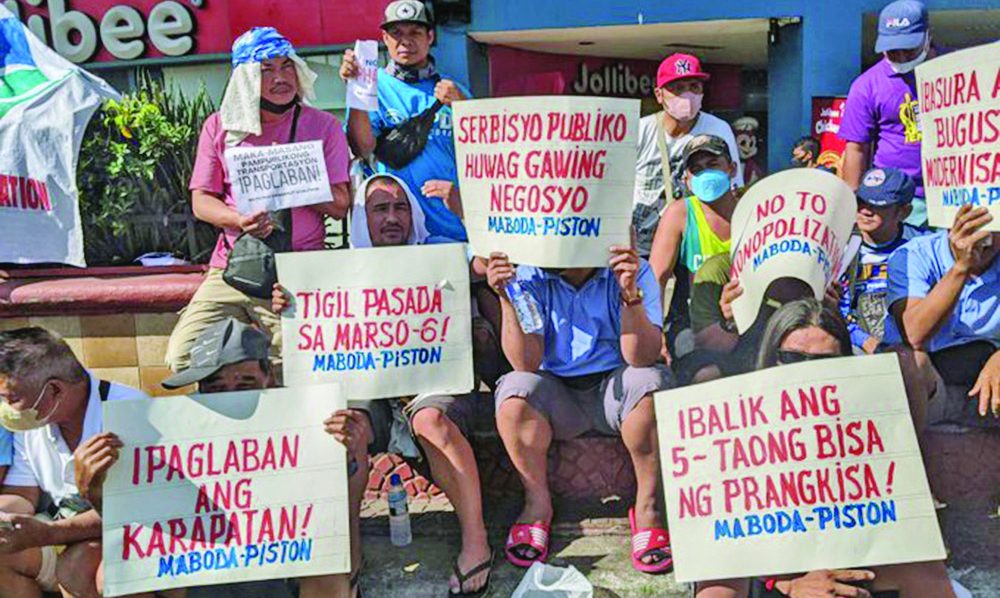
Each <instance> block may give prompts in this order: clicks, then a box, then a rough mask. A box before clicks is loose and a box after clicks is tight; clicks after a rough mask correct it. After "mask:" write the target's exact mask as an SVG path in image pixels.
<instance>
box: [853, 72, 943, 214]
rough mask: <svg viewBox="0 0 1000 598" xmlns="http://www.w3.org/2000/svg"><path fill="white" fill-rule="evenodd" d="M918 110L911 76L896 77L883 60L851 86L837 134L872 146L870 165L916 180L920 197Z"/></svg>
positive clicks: (922, 191)
mask: <svg viewBox="0 0 1000 598" xmlns="http://www.w3.org/2000/svg"><path fill="white" fill-rule="evenodd" d="M919 111H920V108H919V106H918V100H917V82H916V78H915V76H914V74H913V73H912V72H911V73H908V74H905V75H900V74H897V73H896V72H895V71H893V70H892V67H891V66H890V65H889V61H888V60H886V59H885V58H883V59H882V60H880V61H879V62H878V64H876V65H875V66H873V67H872V68H870V69H868V70H867V71H865V72H864V73H862V74H861V76H860V77H858V78H857V79H855V80H854V83H852V84H851V91H850V92H849V93H848V94H847V105H846V107H845V108H844V119H843V121H841V123H840V132H839V133H837V135H838V136H839V137H840V138H841V139H843V140H845V141H853V142H855V143H874V144H875V157H874V159H873V160H872V162H873V166H874V167H877V168H898V169H900V170H902V171H903V172H905V173H906V174H908V175H910V176H911V177H913V180H915V181H916V183H917V192H916V195H917V197H924V182H923V175H922V174H921V172H920V138H921V132H920V118H919Z"/></svg>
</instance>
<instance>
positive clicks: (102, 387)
mask: <svg viewBox="0 0 1000 598" xmlns="http://www.w3.org/2000/svg"><path fill="white" fill-rule="evenodd" d="M97 394H98V395H99V396H100V397H101V402H102V403H103V402H104V401H107V400H108V396H109V395H110V394H111V383H110V382H108V381H107V380H101V381H99V382H98V383H97Z"/></svg>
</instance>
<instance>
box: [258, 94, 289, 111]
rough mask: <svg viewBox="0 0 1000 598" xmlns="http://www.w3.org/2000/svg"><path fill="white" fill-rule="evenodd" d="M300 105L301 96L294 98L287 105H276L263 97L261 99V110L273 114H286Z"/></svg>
mask: <svg viewBox="0 0 1000 598" xmlns="http://www.w3.org/2000/svg"><path fill="white" fill-rule="evenodd" d="M298 103H299V96H295V97H294V98H292V101H291V102H288V103H287V104H275V103H274V102H271V101H269V100H266V99H264V97H263V96H261V98H260V109H261V110H267V111H268V112H270V113H271V114H284V113H286V112H288V111H289V110H291V109H292V108H294V107H295V105H296V104H298Z"/></svg>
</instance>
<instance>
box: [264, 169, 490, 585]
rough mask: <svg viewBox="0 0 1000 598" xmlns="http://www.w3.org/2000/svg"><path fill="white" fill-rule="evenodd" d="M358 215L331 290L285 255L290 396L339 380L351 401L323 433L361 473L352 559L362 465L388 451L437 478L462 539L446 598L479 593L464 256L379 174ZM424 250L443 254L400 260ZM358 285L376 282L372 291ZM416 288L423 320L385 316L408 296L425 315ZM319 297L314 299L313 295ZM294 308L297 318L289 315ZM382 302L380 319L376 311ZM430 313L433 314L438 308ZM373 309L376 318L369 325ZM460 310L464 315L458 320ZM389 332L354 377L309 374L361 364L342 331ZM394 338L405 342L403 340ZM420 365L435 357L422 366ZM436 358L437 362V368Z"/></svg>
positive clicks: (282, 295)
mask: <svg viewBox="0 0 1000 598" xmlns="http://www.w3.org/2000/svg"><path fill="white" fill-rule="evenodd" d="M353 210H354V212H353V214H354V215H353V217H352V221H351V248H352V250H351V251H349V252H337V255H336V258H337V259H338V260H340V261H339V264H338V265H339V266H340V267H337V268H335V271H336V273H337V276H336V277H335V279H336V280H330V281H327V280H324V278H323V276H322V275H321V274H320V270H323V271H325V270H326V268H327V267H328V266H327V264H329V263H331V262H329V261H324V262H323V263H322V267H319V265H318V264H310V263H308V261H311V259H312V258H313V257H314V256H281V259H280V262H279V271H280V273H281V280H282V285H287V286H288V288H289V289H290V291H291V292H289V291H286V290H285V288H284V287H283V286H282V285H277V286H276V288H275V292H274V297H273V308H274V310H275V311H276V312H279V313H284V314H285V316H286V317H287V318H288V319H287V321H286V322H285V326H286V328H285V330H286V333H287V334H289V335H291V336H290V337H289V339H288V344H287V345H286V346H287V347H289V349H288V350H287V351H293V350H294V351H295V352H296V353H299V355H298V356H296V355H289V356H288V358H287V361H286V363H287V364H288V368H286V381H287V382H288V383H289V384H290V385H296V384H310V383H315V381H318V380H322V379H326V380H331V381H341V382H342V384H343V385H344V387H345V388H346V389H347V391H348V393H349V395H348V398H350V399H353V400H352V401H351V402H350V403H349V407H350V408H349V409H344V410H340V411H338V412H336V413H335V414H333V416H332V417H331V419H330V420H329V421H328V422H327V429H328V430H329V431H330V433H332V434H334V436H335V437H336V438H337V439H338V440H339V441H341V442H342V443H343V444H344V445H345V446H346V447H347V448H348V451H349V453H350V455H351V456H352V458H353V460H354V462H355V463H357V465H358V466H357V468H356V470H355V471H353V472H352V474H351V478H350V485H351V497H352V502H351V508H352V520H351V521H352V526H354V528H353V529H354V531H353V533H354V534H355V535H354V539H355V542H356V544H355V546H356V549H357V550H360V548H357V547H360V542H361V537H360V527H359V523H358V517H359V515H358V514H359V513H360V510H361V499H362V497H363V495H364V491H365V488H366V485H367V482H368V473H369V467H368V455H369V454H377V453H384V452H391V453H394V454H398V455H401V456H402V457H404V458H406V459H408V460H409V461H410V462H411V463H412V464H413V465H414V467H416V468H417V469H418V470H419V471H421V472H422V473H424V475H426V476H428V477H432V479H433V480H434V483H435V484H437V485H438V486H440V487H441V489H442V490H443V491H444V493H445V495H446V496H447V497H448V500H449V501H451V503H452V505H453V506H454V508H455V515H456V517H457V518H458V522H459V525H460V527H461V530H462V548H461V551H460V552H459V554H458V556H457V557H456V559H455V564H454V567H453V573H452V576H451V579H450V580H449V582H448V585H449V592H450V593H451V594H459V595H464V594H465V593H469V594H476V593H478V592H481V591H482V590H483V589H484V588H485V587H487V585H488V584H489V578H490V572H491V569H492V565H493V552H492V550H491V548H490V546H489V542H488V538H487V534H486V525H485V523H484V521H483V510H482V498H481V493H480V485H479V470H478V466H477V464H476V459H475V456H474V455H473V452H472V445H471V444H470V443H469V437H470V435H471V433H472V431H473V423H474V419H475V415H476V411H477V410H476V404H475V403H476V399H477V398H478V394H476V393H475V392H473V393H472V394H469V392H468V391H470V390H472V383H473V380H472V378H473V376H472V369H473V366H472V359H471V343H470V342H469V337H470V333H469V329H470V325H471V324H472V318H471V315H470V313H469V311H468V310H469V305H470V301H469V298H468V290H467V286H468V285H467V284H466V283H465V282H464V281H465V280H467V269H468V264H467V258H466V256H465V255H464V251H463V246H461V245H458V244H455V243H451V242H449V241H448V240H444V239H440V238H434V237H431V236H430V235H429V234H428V231H427V228H426V225H425V222H426V219H425V214H424V212H423V209H422V208H421V205H420V203H419V202H418V201H417V200H416V198H415V197H414V196H413V194H412V192H411V191H410V190H409V188H408V187H407V185H406V183H405V182H404V181H403V180H402V179H400V178H399V177H396V176H395V175H391V174H377V175H374V176H372V177H370V178H369V179H367V180H366V181H364V182H363V183H362V184H361V185H360V186H359V187H358V190H357V192H356V194H355V199H354V207H353ZM426 244H432V245H437V244H439V245H437V246H435V247H426V248H419V247H409V248H406V249H404V248H405V247H406V246H418V245H426ZM387 252H391V253H387ZM306 258H308V260H307V259H306ZM456 258H457V259H456ZM387 264H406V267H405V268H398V269H396V270H393V271H392V272H391V273H390V272H385V273H384V274H383V276H381V277H379V276H374V277H373V272H376V271H377V270H378V269H379V268H385V266H386V265H387ZM463 274H464V275H465V276H462V275H463ZM341 278H343V279H345V280H347V281H350V283H351V285H352V286H351V287H348V288H346V289H345V288H344V287H345V286H346V285H341V284H340V283H339V282H338V281H339V280H340V279H341ZM365 279H373V280H376V281H377V282H374V283H371V286H369V283H368V282H367V281H366V280H365ZM422 280H432V281H433V283H434V285H433V289H432V290H431V291H430V295H428V296H427V297H430V298H429V299H427V300H426V306H425V307H424V308H423V309H424V314H423V315H420V316H418V317H413V318H412V319H411V318H407V317H406V316H405V315H404V316H403V317H399V316H398V314H397V317H391V316H390V315H389V313H388V312H389V311H391V310H390V307H389V306H390V305H393V306H398V307H393V308H392V309H398V310H399V311H400V312H404V311H406V309H407V308H405V307H404V305H403V303H404V302H405V301H404V300H403V298H404V297H405V296H407V295H406V292H407V291H413V290H414V288H415V287H416V288H417V289H418V290H417V293H416V294H413V293H410V295H409V296H410V298H411V301H413V302H414V306H413V308H415V309H420V308H417V307H416V304H417V303H419V302H420V291H419V289H420V288H422V289H424V290H426V289H427V286H426V285H421V284H418V283H420V282H421V281H422ZM306 281H308V282H309V285H311V286H307V285H306V284H305V283H306ZM404 281H406V284H404ZM355 285H356V286H355ZM317 287H319V288H318V290H316V291H312V289H317ZM386 287H388V289H386ZM307 289H308V290H307ZM331 289H335V290H331ZM383 289H386V290H388V291H391V292H389V293H384V292H383V293H382V294H381V296H382V297H383V299H384V301H379V300H375V299H371V298H377V297H378V296H380V291H383ZM359 290H360V292H359ZM320 297H325V299H324V302H325V303H326V305H327V308H326V309H327V310H328V311H329V312H330V313H329V317H320V316H318V315H317V314H316V313H310V312H309V311H308V310H309V308H308V303H312V304H313V305H316V302H317V301H318V300H319V298H320ZM433 297H437V298H436V299H434V298H433ZM363 298H369V299H363ZM293 301H294V302H296V305H295V307H296V309H295V310H289V309H288V308H289V306H290V305H292V302H293ZM452 301H454V303H453V302H452ZM306 302H308V303H306ZM383 303H384V304H385V311H384V312H380V308H379V306H381V305H382V304H383ZM435 303H437V307H434V306H433V305H434V304H435ZM370 307H371V308H373V309H371V311H372V313H371V314H366V313H365V312H368V311H369V308H370ZM456 308H460V309H459V312H460V313H459V312H456V311H455V309H456ZM359 317H366V318H367V321H364V322H357V319H358V318H359ZM387 326H388V328H389V329H391V330H393V331H394V332H395V335H394V336H393V338H391V339H390V338H389V337H386V336H384V335H383V334H382V333H380V332H373V334H374V335H375V336H376V337H377V338H378V339H380V340H379V343H380V345H379V346H381V347H382V350H381V351H375V352H372V353H371V354H373V355H375V354H377V355H380V356H383V357H382V358H380V359H377V360H375V361H373V362H371V363H370V364H368V363H365V366H364V368H363V369H357V367H354V369H353V370H352V366H351V364H350V363H349V362H348V363H347V367H345V368H343V369H342V370H340V369H338V368H337V367H324V368H321V369H317V368H316V367H315V364H316V359H317V358H319V359H320V362H322V363H324V364H327V365H328V364H329V363H336V362H337V359H338V358H337V357H334V358H333V359H331V358H330V357H328V356H330V355H333V356H336V355H344V354H345V353H351V354H353V356H354V357H353V358H354V359H355V360H358V357H357V356H358V355H364V354H365V353H367V349H369V348H373V347H374V346H375V345H368V346H357V345H356V346H354V347H353V350H351V351H348V350H347V349H348V347H347V346H345V344H344V342H347V343H348V344H350V343H351V342H352V341H350V340H349V339H348V338H347V337H348V336H350V335H344V334H342V333H341V332H340V331H342V330H351V329H354V330H365V331H367V330H373V331H377V330H383V331H384V330H386V327H387ZM355 327H356V328H355ZM418 327H419V328H418ZM366 334H367V332H366ZM429 334H433V335H434V337H433V338H432V337H430V336H428V337H427V342H423V341H422V340H420V339H419V338H418V337H423V336H424V335H429ZM445 334H447V337H448V338H449V339H451V340H450V341H449V343H450V344H446V343H445V340H444V335H445ZM400 335H405V336H406V337H408V338H409V339H410V340H409V341H404V340H403V339H402V338H401V336H400ZM358 338H359V339H360V336H359V337H358ZM293 340H294V342H293ZM317 342H322V343H323V345H324V349H323V350H321V349H319V348H318V347H317V346H316V344H317ZM358 342H361V341H360V340H359V341H358ZM292 348H294V349H292ZM287 351H286V352H287ZM324 351H326V352H325V353H324ZM387 355H412V356H414V359H413V360H412V361H410V358H409V357H407V358H406V362H405V363H404V362H403V360H401V359H398V358H391V359H387V358H385V356H387ZM419 355H427V356H430V357H431V358H430V359H426V360H423V363H421V359H420V358H419V357H418V356H419ZM434 355H437V356H438V358H437V359H435V358H433V356H434ZM302 356H304V357H305V359H304V360H302V359H301V357H302ZM349 358H350V356H349ZM361 361H365V359H364V358H361ZM310 365H311V366H313V367H312V368H310V367H308V366H310ZM368 365H371V367H370V368H369V367H368ZM303 366H305V367H304V369H303ZM442 391H448V392H442ZM414 394H416V396H413V395H414ZM428 469H429V471H428ZM358 554H359V555H360V552H359V553H358Z"/></svg>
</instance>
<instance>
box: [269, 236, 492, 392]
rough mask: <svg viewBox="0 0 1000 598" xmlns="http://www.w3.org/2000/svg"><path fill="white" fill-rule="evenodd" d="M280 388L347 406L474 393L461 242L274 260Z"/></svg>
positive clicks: (296, 255)
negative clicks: (348, 402) (285, 295)
mask: <svg viewBox="0 0 1000 598" xmlns="http://www.w3.org/2000/svg"><path fill="white" fill-rule="evenodd" d="M278 280H279V281H280V283H281V284H282V285H283V286H284V287H285V289H286V290H287V291H288V292H289V294H290V296H291V298H292V306H291V308H289V309H288V310H287V311H286V312H285V313H284V314H282V322H281V331H282V342H283V343H284V344H283V349H282V353H283V355H284V364H283V367H284V376H285V384H287V385H288V386H300V385H304V384H319V383H322V382H338V383H340V384H342V385H343V387H344V391H345V392H346V393H347V398H348V399H387V398H394V397H404V396H413V395H417V394H421V393H449V394H458V393H466V392H469V391H471V390H472V386H473V373H472V316H471V304H470V299H469V297H470V293H469V263H468V257H467V255H466V246H465V245H464V244H462V243H449V244H445V245H428V246H422V245H405V246H402V247H375V248H367V249H351V250H347V251H309V252H299V253H280V254H278Z"/></svg>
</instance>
